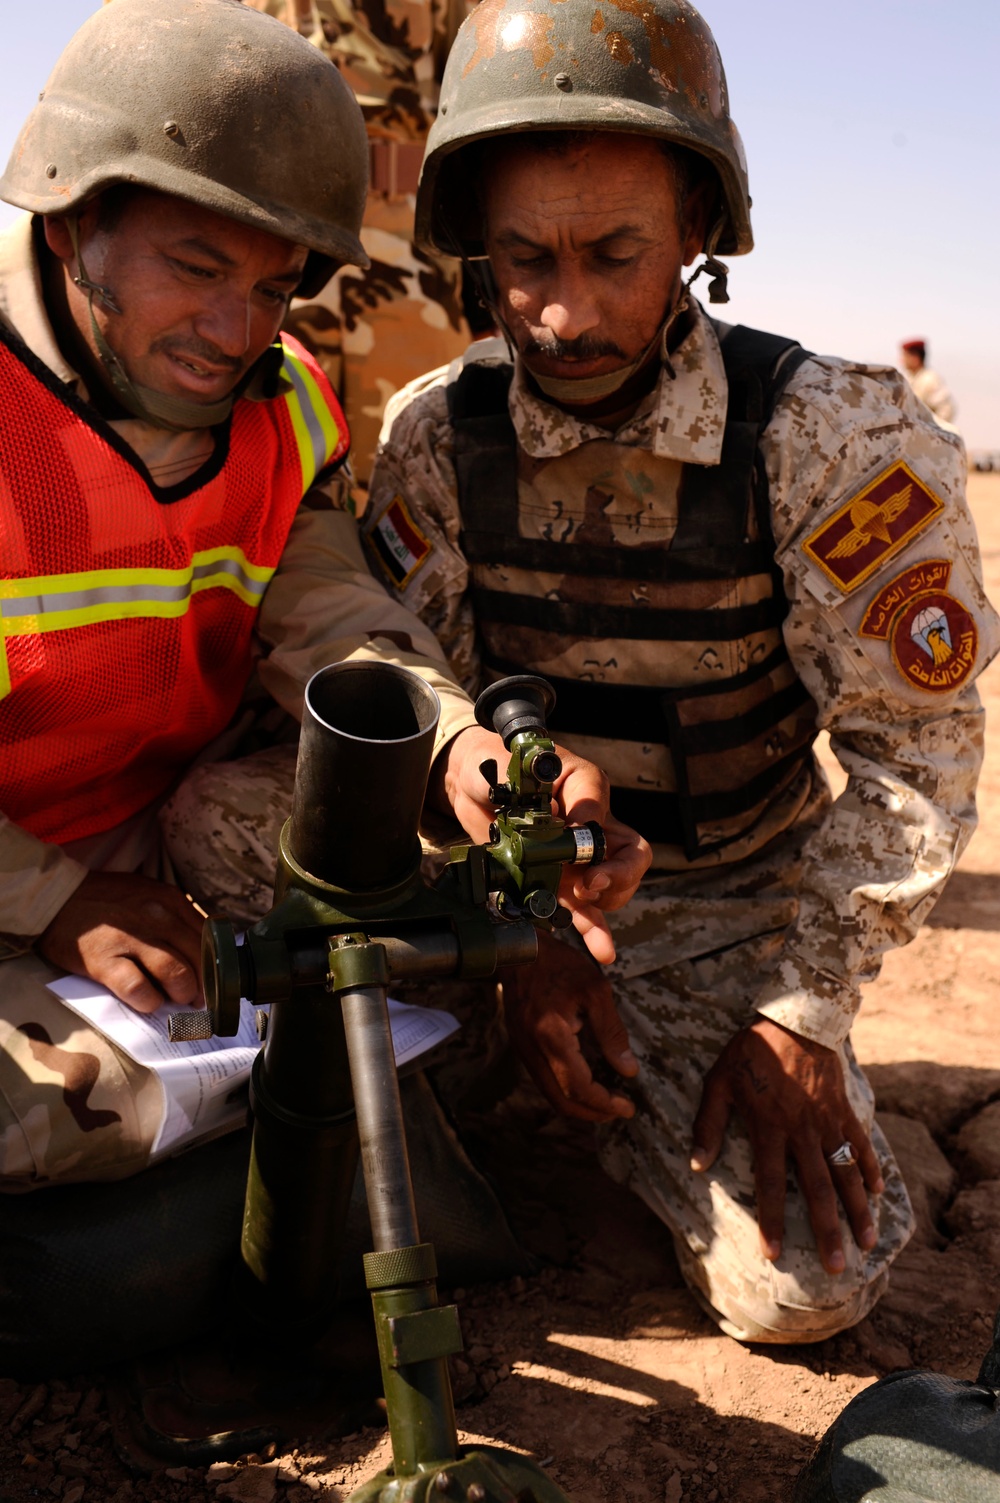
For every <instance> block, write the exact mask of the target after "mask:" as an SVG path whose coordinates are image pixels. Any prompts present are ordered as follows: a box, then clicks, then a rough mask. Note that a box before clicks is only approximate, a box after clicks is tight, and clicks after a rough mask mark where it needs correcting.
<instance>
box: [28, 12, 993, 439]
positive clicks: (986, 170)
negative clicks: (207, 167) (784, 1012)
mask: <svg viewBox="0 0 1000 1503" xmlns="http://www.w3.org/2000/svg"><path fill="white" fill-rule="evenodd" d="M571 3H574V4H577V3H584V0H571ZM96 8H97V6H96V5H95V4H94V0H45V3H44V4H40V5H39V6H38V7H37V9H35V8H33V7H31V6H26V5H23V4H21V3H20V0H18V3H15V0H0V43H2V50H0V58H2V60H3V65H4V67H3V72H4V86H3V90H2V94H0V157H6V155H7V152H8V151H9V149H10V147H11V146H12V145H13V142H14V139H15V137H16V135H17V131H18V129H19V127H20V124H21V121H22V120H23V118H24V117H25V115H26V114H27V113H28V111H29V109H30V108H31V106H32V104H33V102H34V100H35V99H36V97H37V94H38V90H39V89H40V88H41V87H42V85H43V84H44V82H45V79H46V77H47V75H48V72H49V69H50V68H51V66H52V64H53V63H54V61H55V59H56V57H57V56H58V54H59V52H60V50H61V48H62V46H63V44H64V43H65V41H66V40H67V39H68V38H69V36H70V35H71V33H72V32H73V31H74V30H75V28H76V27H77V26H78V25H79V24H80V22H81V21H83V20H85V19H86V17H87V16H88V15H89V14H90V13H91V12H92V11H93V10H95V9H96ZM704 14H705V16H706V19H707V20H708V21H709V24H710V25H711V26H712V28H713V29H714V31H715V34H716V38H717V40H718V42H719V46H720V49H721V51H722V56H723V59H724V61H725V64H726V70H727V73H728V75H729V86H730V94H731V99H732V109H733V115H734V117H735V119H736V121H737V124H738V125H739V127H740V130H741V131H742V133H743V138H744V141H745V143H746V148H747V156H748V159H749V163H750V182H751V191H752V193H753V198H754V228H755V232H756V237H757V248H756V250H755V251H754V253H753V255H752V256H750V257H749V258H747V259H743V260H736V261H734V262H733V275H732V278H731V282H730V286H731V291H732V294H733V301H732V303H731V304H730V310H729V313H728V314H727V316H729V317H734V318H736V319H739V320H742V321H743V322H744V323H751V324H756V325H758V326H760V327H764V328H769V329H773V330H775V331H777V332H779V333H782V334H789V335H794V336H795V337H796V338H798V339H800V340H801V341H802V343H803V344H805V345H807V346H808V347H809V348H811V349H815V350H818V351H822V352H825V353H832V354H838V355H846V356H851V357H853V358H856V359H863V360H870V361H876V362H884V363H888V364H894V363H895V362H896V360H897V358H898V355H897V345H898V342H899V340H900V339H903V338H907V337H912V336H914V335H925V336H926V337H927V338H928V340H929V341H930V342H931V356H932V360H933V362H934V364H935V365H936V366H937V367H938V368H939V369H940V370H941V372H942V374H943V375H944V376H945V378H946V379H947V381H948V383H949V384H950V386H951V387H952V389H953V391H954V393H955V396H956V398H957V400H958V403H959V427H960V428H961V429H962V431H963V433H964V434H965V436H966V439H967V441H968V442H969V444H970V446H971V447H980V448H982V447H993V448H998V449H1000V296H998V287H997V271H996V269H995V266H994V261H995V248H996V247H997V245H998V242H1000V170H998V164H997V156H998V150H1000V104H998V100H1000V82H998V80H1000V5H997V4H996V0H952V3H951V4H950V5H942V4H940V3H939V0H839V3H838V4H836V5H830V4H820V3H817V0H757V3H756V4H748V3H747V0H705V3H704ZM14 212H15V211H14V210H12V209H9V208H7V206H5V205H0V225H3V224H6V223H8V222H9V220H10V219H11V218H12V217H13V215H14Z"/></svg>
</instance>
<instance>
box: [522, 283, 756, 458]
mask: <svg viewBox="0 0 1000 1503" xmlns="http://www.w3.org/2000/svg"><path fill="white" fill-rule="evenodd" d="M691 313H692V319H691V327H690V329H689V330H688V332H687V334H686V335H685V336H684V338H683V340H682V341H681V343H680V344H679V345H678V346H677V349H676V350H674V351H672V353H671V356H670V364H669V365H668V364H666V363H664V366H663V369H662V371H661V372H660V379H659V380H658V381H657V383H656V385H655V387H654V388H653V390H652V391H651V392H650V394H649V396H648V397H646V398H645V399H644V400H643V401H642V402H641V403H640V404H639V407H638V409H637V411H636V412H635V413H633V415H632V416H631V417H630V418H629V420H628V422H627V423H623V425H622V426H621V428H619V429H618V431H617V433H615V434H614V435H613V437H614V440H615V442H616V443H619V444H630V445H633V446H634V447H635V448H647V449H650V450H652V452H653V453H654V454H656V455H658V456H659V457H660V458H663V459H676V460H679V461H680V462H681V463H682V464H703V465H712V464H718V463H719V460H720V457H721V455H722V435H723V431H724V428H725V421H726V400H727V396H728V388H727V383H726V371H725V366H724V365H723V363H722V352H721V350H720V348H719V340H718V336H717V335H716V332H715V329H714V328H713V326H712V323H711V320H710V319H709V318H708V316H707V314H706V313H705V311H704V309H703V308H702V307H701V304H700V303H697V302H695V301H694V299H692V301H691ZM510 415H511V419H512V421H513V424H514V431H515V432H516V434H517V439H518V443H519V444H520V446H521V448H522V449H523V450H524V452H525V453H526V454H529V455H530V456H531V457H532V459H554V458H556V457H557V456H558V455H560V454H568V453H569V452H570V451H571V450H572V449H577V448H579V447H580V445H581V444H585V443H589V442H591V441H592V440H593V439H598V438H600V439H607V438H608V437H609V434H608V430H607V429H606V428H600V427H598V425H597V424H596V423H588V422H586V421H585V420H583V419H580V418H577V417H573V416H571V415H570V413H568V412H564V411H563V410H562V408H561V407H556V406H555V405H554V403H552V402H547V401H546V400H545V399H544V398H543V397H539V396H536V394H535V393H534V392H533V391H532V390H531V389H530V388H529V386H528V383H527V375H526V372H525V369H524V367H523V365H522V363H521V361H520V359H519V358H518V359H515V362H514V379H513V381H512V382H511V388H510Z"/></svg>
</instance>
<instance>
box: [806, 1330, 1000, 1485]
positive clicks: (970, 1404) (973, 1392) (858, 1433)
mask: <svg viewBox="0 0 1000 1503" xmlns="http://www.w3.org/2000/svg"><path fill="white" fill-rule="evenodd" d="M794 1503H1000V1316H998V1317H997V1323H996V1325H995V1327H994V1344H993V1347H992V1349H991V1351H990V1352H989V1353H988V1355H987V1357H986V1359H985V1361H984V1362H983V1365H982V1368H981V1370H980V1373H979V1377H978V1380H977V1381H976V1382H975V1383H968V1382H962V1381H959V1380H958V1379H957V1378H946V1377H944V1376H942V1375H941V1374H940V1373H932V1372H916V1371H914V1372H901V1373H893V1374H891V1376H890V1377H888V1378H882V1379H881V1381H880V1382H878V1383H875V1384H873V1385H872V1387H871V1388H866V1389H865V1391H864V1393H860V1394H858V1396H857V1398H856V1399H853V1400H852V1401H851V1403H850V1404H848V1406H847V1408H846V1409H845V1410H844V1412H843V1414H841V1415H840V1417H839V1419H837V1420H835V1421H834V1423H833V1424H832V1425H831V1426H830V1429H829V1430H828V1431H827V1432H826V1434H825V1435H824V1437H823V1439H822V1441H821V1442H820V1445H819V1449H818V1450H817V1452H816V1454H815V1456H814V1457H813V1458H812V1460H811V1461H810V1462H809V1464H808V1465H807V1466H806V1468H805V1470H804V1471H803V1472H802V1473H801V1475H800V1477H799V1479H798V1482H797V1484H796V1488H795V1494H794Z"/></svg>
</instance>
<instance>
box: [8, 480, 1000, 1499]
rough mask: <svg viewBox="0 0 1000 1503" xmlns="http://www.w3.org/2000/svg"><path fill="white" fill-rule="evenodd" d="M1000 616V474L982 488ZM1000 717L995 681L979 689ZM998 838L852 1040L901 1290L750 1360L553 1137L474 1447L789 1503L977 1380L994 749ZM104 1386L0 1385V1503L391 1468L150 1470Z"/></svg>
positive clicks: (475, 1323) (981, 849)
mask: <svg viewBox="0 0 1000 1503" xmlns="http://www.w3.org/2000/svg"><path fill="white" fill-rule="evenodd" d="M972 495H973V504H974V507H975V510H976V515H977V520H978V523H979V527H980V534H981V538H982V544H983V551H984V556H985V562H986V570H987V580H988V583H989V584H990V585H991V591H992V594H993V596H994V598H995V599H1000V476H979V477H974V479H973V489H972ZM982 682H983V687H984V693H985V698H986V700H987V703H988V704H990V705H993V706H996V705H997V703H998V702H1000V666H996V665H995V666H994V668H993V669H992V670H991V671H990V672H989V673H987V674H986V676H985V679H984V680H983V681H982ZM981 809H982V826H981V829H980V832H979V834H978V835H977V837H976V839H975V841H974V842H973V844H972V846H971V848H970V850H969V852H968V853H967V855H966V857H965V859H964V860H963V862H962V866H961V869H960V871H959V872H958V873H957V874H956V876H955V878H954V879H953V882H952V884H951V886H950V887H949V890H948V892H947V894H946V896H945V898H944V899H943V901H942V902H941V904H940V905H939V906H938V908H937V910H936V911H935V913H934V914H933V915H932V917H931V922H930V924H929V925H928V926H927V927H926V928H925V929H923V930H922V931H921V934H920V936H919V938H918V939H917V940H916V942H915V943H914V944H913V945H911V946H910V947H909V948H908V949H906V950H904V951H900V952H897V953H896V954H894V955H892V956H890V957H889V961H888V963H887V964H886V966H885V968H884V971H883V973H882V975H881V977H880V978H879V980H878V981H877V982H876V983H875V984H874V985H873V986H872V987H871V988H870V989H869V993H868V997H867V1001H866V1005H865V1008H864V1011H863V1013H862V1016H861V1019H860V1022H859V1024H858V1027H857V1029H856V1031H855V1045H856V1048H857V1052H858V1055H859V1057H860V1059H861V1061H862V1063H863V1064H864V1065H865V1066H866V1068H867V1069H868V1072H869V1074H870V1076H871V1079H872V1081H873V1083H874V1085H875V1088H876V1093H877V1095H878V1098H879V1102H880V1105H881V1119H880V1120H881V1121H882V1124H883V1126H884V1128H885V1130H886V1132H887V1134H888V1136H889V1138H890V1140H891V1142H892V1144H893V1146H894V1148H895V1150H896V1153H897V1155H898V1157H899V1159H900V1161H901V1163H902V1166H903V1170H904V1174H905V1176H906V1179H907V1183H908V1184H909V1186H910V1188H911V1192H912V1194H913V1198H914V1201H915V1203H916V1205H917V1209H918V1212H919V1216H920V1229H919V1232H918V1234H917V1236H916V1238H915V1239H914V1242H913V1243H912V1244H911V1246H910V1247H909V1248H908V1249H907V1250H906V1252H904V1254H903V1255H902V1257H901V1258H900V1259H899V1262H898V1263H897V1265H896V1269H895V1272H894V1275H893V1280H892V1285H891V1288H890V1290H889V1292H888V1294H887V1295H886V1297H885V1298H884V1300H883V1301H882V1302H881V1304H880V1305H879V1306H878V1308H877V1309H876V1310H875V1312H874V1313H873V1314H872V1315H871V1316H870V1317H869V1318H868V1319H866V1320H865V1321H863V1322H862V1323H861V1325H860V1326H858V1327H856V1328H855V1329H854V1330H852V1331H850V1332H848V1333H846V1334H845V1335H843V1336H840V1337H838V1338H836V1339H835V1340H832V1341H828V1342H824V1343H823V1344H822V1345H820V1346H814V1347H789V1348H786V1349H784V1350H780V1351H776V1350H775V1349H773V1348H771V1349H767V1348H757V1349H752V1348H745V1347H741V1346H739V1345H737V1344H736V1343H735V1342H733V1341H730V1340H728V1339H727V1338H726V1337H723V1336H720V1335H719V1334H718V1333H717V1332H716V1331H715V1329H714V1327H712V1326H711V1325H710V1323H709V1322H708V1321H707V1320H706V1319H705V1318H704V1317H703V1316H702V1315H701V1314H700V1313H699V1311H698V1309H697V1307H696V1306H695V1304H694V1303H693V1301H692V1300H691V1299H690V1297H689V1296H688V1294H687V1293H686V1291H685V1290H684V1288H683V1286H682V1284H681V1280H680V1278H679V1275H678V1273H677V1269H676V1265H675V1263H674V1260H673V1256H672V1252H671V1248H670V1241H669V1238H668V1237H667V1235H666V1233H665V1232H664V1230H663V1229H662V1227H661V1226H660V1225H659V1224H658V1223H657V1222H656V1221H655V1220H654V1218H653V1217H652V1216H650V1215H649V1214H648V1213H647V1212H646V1211H645V1210H644V1208H643V1207H642V1206H640V1205H638V1204H637V1203H636V1202H635V1201H633V1200H632V1199H631V1198H630V1197H628V1196H626V1195H624V1194H623V1193H622V1192H621V1191H619V1190H618V1189H617V1188H616V1187H615V1186H613V1185H611V1184H609V1183H608V1182H606V1181H605V1180H604V1178H603V1177H602V1175H601V1174H600V1172H599V1171H598V1170H597V1169H596V1168H595V1167H594V1166H593V1164H592V1161H591V1158H590V1154H589V1147H588V1142H587V1134H586V1132H585V1131H577V1130H576V1129H568V1128H566V1127H565V1126H563V1125H557V1124H553V1125H551V1126H550V1127H548V1128H545V1129H544V1130H542V1131H541V1132H539V1133H536V1134H535V1135H534V1138H533V1145H532V1152H531V1154H530V1155H525V1156H522V1155H520V1154H512V1153H509V1152H508V1153H507V1154H506V1155H505V1160H504V1161H503V1162H501V1163H500V1164H499V1166H498V1165H493V1166H492V1167H493V1168H494V1169H497V1168H498V1167H499V1168H500V1171H501V1177H502V1178H503V1179H504V1180H505V1184H506V1190H507V1194H508V1197H510V1195H511V1193H512V1192H513V1195H514V1197H515V1201H516V1204H515V1205H514V1206H513V1216H514V1219H515V1221H516V1223H517V1225H518V1229H519V1230H520V1231H521V1232H522V1233H523V1235H524V1236H525V1238H526V1240H527V1241H528V1243H529V1245H531V1246H533V1247H534V1249H535V1250H536V1251H537V1252H539V1253H540V1254H542V1255H543V1256H545V1257H547V1258H548V1260H549V1261H548V1263H547V1265H546V1266H545V1267H544V1268H543V1271H542V1272H540V1273H539V1274H538V1275H537V1276H535V1277H532V1278H528V1279H514V1280H513V1281H512V1282H509V1283H507V1284H505V1285H502V1286H499V1287H497V1286H491V1287H482V1288H478V1289H468V1290H456V1291H452V1292H453V1293H454V1295H455V1297H456V1298H457V1300H458V1302H459V1304H460V1305H461V1309H462V1320H463V1329H464V1333H465V1341H466V1352H465V1355H464V1357H463V1358H461V1359H459V1360H457V1361H456V1363H455V1368H454V1377H455V1385H456V1392H457V1395H458V1397H459V1400H460V1409H459V1420H460V1424H461V1426H462V1429H463V1434H464V1436H466V1437H468V1438H470V1439H480V1440H488V1441H491V1442H494V1443H498V1444H503V1445H512V1446H516V1447H518V1448H520V1449H523V1450H524V1451H527V1452H530V1453H531V1454H532V1455H533V1456H534V1457H535V1458H536V1459H537V1460H539V1461H540V1462H542V1463H543V1464H544V1465H545V1467H546V1469H547V1471H548V1473H549V1475H550V1476H551V1477H552V1478H553V1479H554V1480H555V1481H557V1482H558V1483H559V1485H560V1486H561V1487H562V1488H563V1489H564V1490H565V1491H566V1493H567V1494H568V1495H569V1496H570V1497H571V1498H572V1499H573V1500H574V1503H646V1500H650V1503H680V1500H682V1499H684V1500H692V1503H717V1500H719V1503H729V1500H733V1503H735V1500H739V1503H757V1500H759V1503H772V1500H773V1503H779V1500H782V1499H784V1498H786V1497H787V1496H788V1493H789V1489H790V1487H791V1482H792V1478H793V1477H794V1476H795V1475H796V1473H797V1472H798V1470H799V1468H800V1466H801V1464H802V1462H803V1461H804V1460H805V1459H806V1457H807V1456H808V1455H809V1453H810V1451H811V1449H812V1446H813V1444H814V1442H815V1440H816V1438H817V1437H818V1436H819V1435H820V1434H822V1432H823V1431H824V1430H825V1428H826V1427H827V1425H828V1424H829V1423H830V1422H831V1420H832V1419H833V1418H834V1417H835V1416H836V1415H837V1414H838V1413H839V1411H840V1410H841V1409H842V1408H843V1407H844V1405H845V1404H846V1403H847V1401H848V1400H849V1399H850V1398H852V1397H853V1396H854V1394H856V1393H857V1392H859V1390H861V1389H862V1388H864V1387H865V1386H866V1385H868V1384H870V1383H871V1382H872V1381H874V1379H875V1378H877V1377H878V1376H880V1375H882V1374H885V1373H888V1372H890V1371H892V1370H893V1369H896V1368H900V1367H909V1366H929V1367H934V1368H937V1369H938V1370H940V1371H943V1372H946V1373H949V1374H951V1375H953V1376H955V1377H965V1378H969V1377H974V1376H975V1373H976V1370H977V1368H978V1365H979V1362H980V1360H981V1358H982V1356H983V1354H984V1352H985V1350H986V1348H987V1346H988V1344H989V1329H990V1323H991V1320H992V1316H993V1313H994V1311H995V1310H996V1308H997V1306H998V1304H1000V1036H998V1031H997V1028H996V1024H995V1013H994V1011H993V1008H994V1006H995V1003H996V997H997V994H998V986H1000V938H998V930H1000V882H998V877H997V875H996V873H997V872H998V871H1000V740H994V741H992V742H991V745H990V749H989V756H988V761H987V768H986V774H985V777H984V782H983V785H982V800H981ZM108 1392H109V1375H108V1374H105V1373H87V1374H79V1375H69V1376H66V1375H62V1376H59V1377H54V1378H52V1380H51V1381H49V1382H46V1383H38V1384H34V1383H18V1382H16V1381H15V1380H13V1379H10V1378H8V1379H0V1503H25V1500H27V1499H44V1500H49V1499H52V1500H59V1503H108V1500H111V1503H132V1500H144V1499H151V1500H161V1499H162V1500H171V1503H215V1500H219V1503H222V1500H234V1503H272V1500H277V1503H313V1500H317V1503H319V1500H323V1499H326V1500H331V1503H332V1500H345V1499H347V1498H348V1497H349V1495H350V1493H351V1492H352V1490H353V1489H354V1488H355V1487H357V1486H358V1485H359V1484H360V1483H361V1482H362V1481H364V1480H366V1479H367V1478H369V1477H370V1476H372V1475H373V1474H374V1473H375V1472H377V1471H378V1470H380V1469H381V1468H382V1467H383V1466H384V1465H385V1464H386V1462H387V1460H388V1446H387V1442H386V1437H385V1432H384V1431H383V1430H381V1429H379V1428H378V1427H369V1428H365V1429H362V1430H359V1431H356V1432H355V1433H354V1434H351V1435H348V1436H345V1437H343V1438H335V1439H328V1438H327V1439H322V1438H320V1439H314V1440H313V1439H310V1438H308V1436H307V1435H306V1434H303V1435H302V1436H300V1437H299V1438H298V1439H297V1440H295V1441H294V1442H293V1443H290V1444H289V1446H288V1447H287V1449H282V1450H278V1449H277V1448H274V1447H269V1448H267V1449H266V1450H265V1452H264V1454H261V1455H249V1456H245V1457H243V1458H240V1459H238V1460H236V1461H235V1462H221V1463H215V1464H214V1465H212V1466H209V1467H207V1468H205V1467H171V1468H166V1469H164V1470H158V1471H153V1472H151V1473H149V1472H146V1473H144V1472H137V1471H135V1470H134V1469H130V1468H129V1467H128V1466H127V1465H126V1464H125V1462H124V1461H123V1459H122V1457H121V1456H120V1455H119V1453H118V1450H117V1448H116V1443H115V1435H114V1431H113V1428H112V1425H111V1421H110V1414H109V1407H108Z"/></svg>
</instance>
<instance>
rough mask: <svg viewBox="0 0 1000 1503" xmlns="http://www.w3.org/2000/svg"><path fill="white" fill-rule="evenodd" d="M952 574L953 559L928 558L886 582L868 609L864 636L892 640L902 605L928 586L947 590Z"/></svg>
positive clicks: (863, 622) (862, 627)
mask: <svg viewBox="0 0 1000 1503" xmlns="http://www.w3.org/2000/svg"><path fill="white" fill-rule="evenodd" d="M950 578H951V560H950V559H947V558H930V559H925V560H924V562H923V563H922V564H913V565H912V566H911V567H910V568H909V569H904V570H903V572H902V574H897V575H896V577H895V579H890V581H889V583H888V584H887V585H883V586H882V588H881V589H880V590H879V592H878V594H877V595H876V596H875V598H874V600H873V601H872V603H871V605H870V606H869V607H868V609H867V610H866V611H865V614H864V618H863V620H862V622H861V625H860V626H859V627H858V633H859V635H860V636H862V637H875V638H877V640H878V641H880V642H888V640H889V633H890V631H891V630H892V623H893V619H894V618H895V615H896V612H897V611H898V610H899V608H900V606H902V605H905V604H906V602H907V601H908V600H912V599H913V597H914V595H920V594H922V593H924V592H926V591H927V590H946V589H947V588H948V580H949V579H950Z"/></svg>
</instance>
